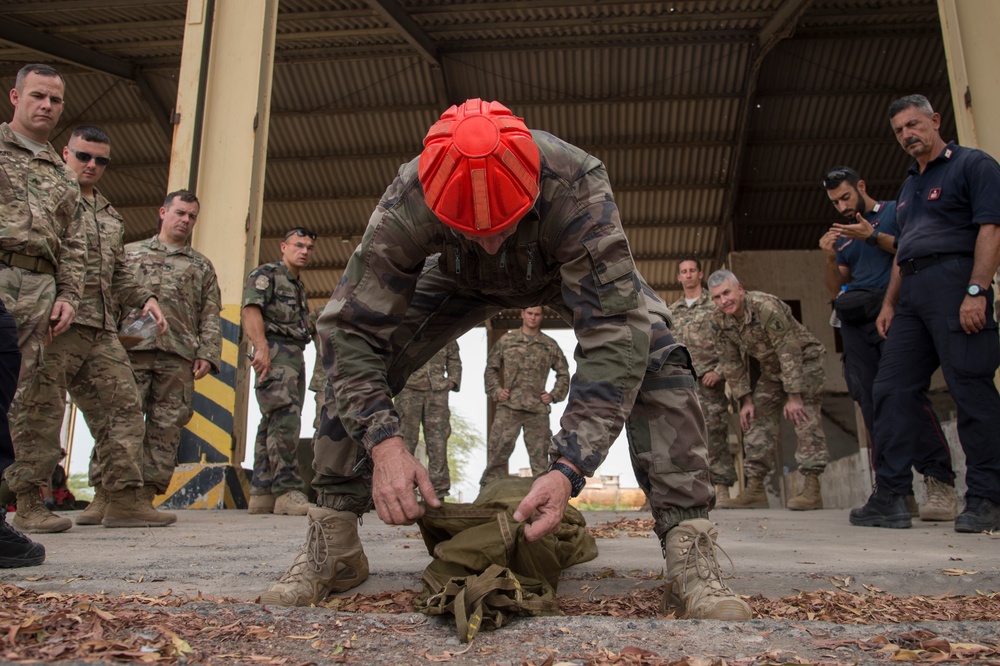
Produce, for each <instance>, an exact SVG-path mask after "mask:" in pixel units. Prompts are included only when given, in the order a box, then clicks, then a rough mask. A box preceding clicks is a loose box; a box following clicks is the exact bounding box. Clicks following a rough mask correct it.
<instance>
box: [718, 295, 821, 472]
mask: <svg viewBox="0 0 1000 666" xmlns="http://www.w3.org/2000/svg"><path fill="white" fill-rule="evenodd" d="M744 303H745V305H744V308H745V318H744V319H743V321H736V319H735V318H734V317H731V316H729V315H727V314H726V313H724V312H722V310H717V311H716V313H715V318H714V324H715V326H716V330H717V331H718V339H719V341H720V347H719V351H720V353H721V358H722V369H723V372H724V376H725V377H726V381H728V382H729V388H730V389H731V390H732V392H733V396H734V397H735V398H736V399H737V400H742V398H743V397H744V396H746V395H749V394H751V393H752V397H753V403H754V411H755V416H756V418H755V419H754V421H752V423H751V426H750V430H749V431H747V433H746V434H745V435H744V437H743V448H744V452H745V456H744V462H743V467H744V469H745V470H746V475H747V477H748V478H762V477H764V476H766V475H767V473H768V472H770V471H771V468H772V467H774V445H775V442H777V441H778V434H779V429H780V426H781V416H782V408H783V406H784V404H785V402H786V401H787V400H788V394H789V393H798V394H799V395H801V396H802V402H803V403H804V404H805V410H806V413H807V415H808V418H807V419H806V422H805V423H803V424H801V425H797V426H795V436H796V438H797V439H798V447H797V448H796V450H795V460H796V462H798V464H799V468H800V469H801V470H802V471H803V472H814V473H822V472H823V470H824V469H825V468H826V463H827V461H828V460H829V457H830V456H829V454H828V453H827V450H826V437H825V435H824V434H823V425H822V416H821V414H820V406H821V403H822V391H823V378H824V377H823V355H824V354H826V350H825V349H824V348H823V345H822V344H820V342H819V340H817V339H816V338H815V337H813V335H812V333H810V332H809V330H808V329H807V328H806V327H805V326H803V325H802V324H800V323H799V322H798V321H796V319H795V317H793V316H792V310H791V308H789V307H788V304H787V303H785V302H784V301H782V300H781V299H780V298H778V297H777V296H772V295H771V294H765V293H762V292H759V291H748V292H746V300H745V302H744ZM744 356H745V357H748V358H753V359H756V360H757V361H758V362H759V363H760V372H761V376H760V379H758V380H757V382H756V385H755V386H753V387H751V379H750V376H749V372H748V370H747V368H746V367H745V366H744V362H743V357H744Z"/></svg>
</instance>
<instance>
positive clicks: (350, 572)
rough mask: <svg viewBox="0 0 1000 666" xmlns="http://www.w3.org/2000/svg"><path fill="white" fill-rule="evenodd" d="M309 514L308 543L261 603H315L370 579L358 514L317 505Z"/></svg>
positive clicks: (263, 595) (290, 604) (309, 604)
mask: <svg viewBox="0 0 1000 666" xmlns="http://www.w3.org/2000/svg"><path fill="white" fill-rule="evenodd" d="M308 515H309V530H308V532H307V533H306V542H305V544H303V545H302V547H301V548H300V549H299V554H298V555H297V556H296V557H295V561H294V562H292V566H290V567H288V571H286V572H285V575H284V576H282V577H281V580H279V581H278V582H277V583H275V584H274V585H272V586H271V589H269V590H268V591H267V592H265V593H264V594H262V595H261V597H260V602H261V603H262V604H265V605H270V606H314V605H316V604H318V603H320V602H321V601H323V600H324V599H326V597H327V595H328V594H330V593H331V592H345V591H347V590H349V589H351V588H352V587H356V586H358V585H360V584H361V583H363V582H364V581H365V580H366V579H367V578H368V558H367V557H366V556H365V551H364V549H363V548H362V547H361V539H360V538H359V537H358V516H357V514H355V513H352V512H350V511H336V510H335V509H327V508H325V507H321V506H314V507H312V508H311V509H309V514H308Z"/></svg>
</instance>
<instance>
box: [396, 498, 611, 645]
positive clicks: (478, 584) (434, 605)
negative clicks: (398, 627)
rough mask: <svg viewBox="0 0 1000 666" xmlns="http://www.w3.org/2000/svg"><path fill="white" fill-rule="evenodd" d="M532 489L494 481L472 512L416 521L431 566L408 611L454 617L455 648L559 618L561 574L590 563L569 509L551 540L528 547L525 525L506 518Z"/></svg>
mask: <svg viewBox="0 0 1000 666" xmlns="http://www.w3.org/2000/svg"><path fill="white" fill-rule="evenodd" d="M531 482H532V479H500V480H497V481H494V482H492V483H490V484H488V485H487V486H486V487H485V488H484V489H483V491H482V492H481V493H480V494H479V497H478V498H476V501H475V502H473V503H472V504H445V505H444V507H442V508H441V509H430V508H428V509H427V510H426V511H425V513H424V516H423V518H421V519H420V520H419V521H418V525H419V526H420V533H421V535H422V536H423V538H424V543H425V544H426V545H427V552H428V553H429V554H430V555H431V556H432V557H433V558H434V560H433V561H432V562H431V563H430V564H429V565H427V568H426V569H424V575H423V590H422V591H421V593H420V594H419V595H418V596H417V598H416V600H415V601H414V605H415V606H416V609H417V610H418V611H420V612H421V613H425V614H427V615H445V614H452V615H454V616H455V624H456V627H457V628H458V633H459V637H460V638H461V640H462V642H465V643H467V642H469V641H471V640H472V639H473V637H474V636H475V635H476V632H478V631H479V629H480V628H481V627H485V628H487V629H497V628H499V627H501V626H503V624H504V622H506V621H507V620H509V619H510V618H511V617H513V616H516V615H526V616H539V615H560V614H561V611H560V610H559V603H558V601H557V600H556V587H557V586H558V584H559V576H560V574H561V573H562V570H563V569H565V568H566V567H569V566H572V565H574V564H579V563H581V562H588V561H590V560H592V559H594V558H595V557H597V543H596V542H595V541H594V538H593V537H592V536H590V534H589V533H588V532H587V522H586V520H584V517H583V515H582V514H581V513H580V512H579V511H578V510H577V509H576V508H574V507H572V506H567V507H566V512H565V513H564V514H563V518H562V523H561V524H560V525H559V530H558V531H557V532H556V533H554V534H551V535H549V536H546V537H543V538H542V539H539V540H538V541H536V542H534V543H528V541H527V540H526V539H525V538H524V527H525V523H519V522H517V521H515V520H514V516H513V514H514V510H515V509H517V505H518V504H520V503H521V500H522V499H523V498H524V496H525V495H527V494H528V491H529V490H530V488H531Z"/></svg>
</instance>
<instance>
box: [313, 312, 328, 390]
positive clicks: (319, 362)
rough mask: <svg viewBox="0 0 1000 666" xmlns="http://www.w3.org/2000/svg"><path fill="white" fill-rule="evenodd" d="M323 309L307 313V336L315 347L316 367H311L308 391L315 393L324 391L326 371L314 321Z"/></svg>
mask: <svg viewBox="0 0 1000 666" xmlns="http://www.w3.org/2000/svg"><path fill="white" fill-rule="evenodd" d="M325 307H326V305H325V304H324V305H321V306H320V307H318V308H313V309H312V312H310V313H309V335H310V337H312V341H313V344H314V345H316V365H314V366H313V373H312V377H310V378H309V390H310V391H316V392H317V393H318V392H320V391H325V390H326V370H325V369H324V368H323V353H322V352H321V351H320V348H319V335H318V334H317V333H316V320H317V319H319V316H320V315H321V314H323V308H325Z"/></svg>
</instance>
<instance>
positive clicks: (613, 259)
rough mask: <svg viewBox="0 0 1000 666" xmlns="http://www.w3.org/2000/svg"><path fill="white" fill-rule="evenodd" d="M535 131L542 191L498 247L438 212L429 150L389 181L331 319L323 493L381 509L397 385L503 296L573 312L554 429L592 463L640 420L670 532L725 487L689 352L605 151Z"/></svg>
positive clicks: (395, 428)
mask: <svg viewBox="0 0 1000 666" xmlns="http://www.w3.org/2000/svg"><path fill="white" fill-rule="evenodd" d="M532 135H533V137H534V140H535V143H536V144H537V145H538V147H539V151H540V159H541V177H540V183H539V184H540V187H541V191H540V193H539V197H538V201H537V202H536V204H535V206H534V207H533V208H532V210H530V211H529V212H528V213H527V214H526V216H525V217H524V218H523V219H522V220H521V221H520V222H519V223H518V225H517V227H516V229H515V230H514V233H513V235H512V236H511V237H509V238H507V239H506V240H505V241H504V244H503V247H502V248H501V249H500V250H499V251H498V252H497V253H496V254H495V255H490V254H487V253H486V251H485V250H483V248H482V247H481V246H479V245H478V244H477V243H475V242H473V241H468V240H466V239H465V238H463V237H462V236H461V235H459V234H457V233H455V232H453V231H451V230H450V229H449V228H448V227H446V226H444V225H443V224H442V223H441V222H440V221H438V219H437V218H436V217H435V216H434V214H433V212H432V211H431V210H430V209H429V208H428V207H427V205H426V203H425V202H424V198H423V193H422V189H421V187H420V183H419V180H418V178H417V164H418V159H416V158H415V159H414V160H412V161H411V162H409V163H408V164H405V165H403V166H402V167H401V168H400V170H399V174H398V176H397V178H396V180H395V181H394V182H393V183H392V185H390V186H389V188H388V190H387V191H386V193H385V194H384V195H383V197H382V200H381V201H380V202H379V204H378V207H377V208H376V209H375V211H374V213H373V215H372V218H371V220H370V221H369V223H368V228H367V230H366V232H365V235H364V239H363V240H362V242H361V245H360V246H359V247H358V248H357V249H356V250H355V253H354V256H352V258H351V260H350V261H349V262H348V266H347V269H346V271H345V273H344V277H343V279H341V281H340V283H339V284H338V285H337V287H336V289H335V290H334V292H333V295H332V296H331V300H330V303H329V304H328V305H327V308H326V310H324V312H323V315H322V316H321V317H320V319H319V323H318V329H319V334H320V336H321V341H322V346H323V354H324V363H325V364H326V365H327V367H330V372H329V380H330V384H329V387H328V390H329V391H330V392H331V394H332V396H333V397H334V398H335V400H336V405H335V406H334V405H332V404H330V403H329V402H328V404H327V406H326V408H325V409H324V411H323V414H322V417H321V423H320V436H319V437H317V440H316V448H315V452H316V456H315V458H316V463H315V467H316V479H315V480H314V482H313V486H314V487H315V488H316V489H317V491H318V498H317V502H318V504H319V505H320V506H324V507H327V508H332V509H337V510H343V511H353V512H355V513H358V514H361V513H364V512H365V511H368V510H369V509H370V508H371V506H372V497H371V480H372V467H371V462H370V457H369V455H368V450H369V449H370V448H371V447H373V446H375V445H376V444H378V443H380V442H382V441H384V440H386V439H388V438H390V437H394V436H399V434H400V423H399V416H398V415H397V413H396V412H395V410H394V409H393V406H392V399H391V396H392V395H393V394H395V393H397V392H398V391H399V390H400V389H402V388H403V385H404V384H405V383H406V380H407V378H408V377H409V375H410V374H411V373H412V372H413V371H414V370H416V369H417V368H419V367H421V366H422V365H424V364H425V363H426V362H427V361H429V360H430V358H431V357H432V356H433V355H434V354H435V353H437V351H438V350H439V349H441V348H442V347H443V346H444V342H445V341H446V340H453V339H456V338H457V337H459V336H460V335H461V334H462V333H464V332H465V331H467V330H469V329H471V328H472V327H474V326H477V325H478V324H480V323H482V322H483V321H485V320H486V319H489V318H490V317H491V316H493V315H495V314H496V313H498V312H499V311H500V310H501V309H503V308H526V307H534V306H537V305H547V306H549V307H552V308H554V309H555V310H556V311H557V312H559V314H560V315H561V316H562V317H563V318H564V319H565V320H566V321H567V322H570V323H571V324H572V326H573V328H574V329H575V330H576V333H577V341H578V345H579V355H578V358H579V361H578V363H577V369H576V373H575V374H574V376H573V379H572V380H571V384H570V393H569V399H568V403H567V406H566V409H565V412H564V413H563V417H562V421H561V424H562V430H561V431H560V432H559V433H558V434H557V435H556V436H555V438H554V439H553V442H554V444H555V446H556V448H557V449H558V451H559V453H560V454H561V455H563V456H566V457H567V458H568V459H569V460H570V461H572V462H573V463H574V464H575V465H577V466H579V468H580V469H581V470H583V472H584V473H585V474H587V475H593V473H594V471H595V470H596V469H597V468H598V466H600V464H601V463H602V462H603V461H604V458H605V456H606V455H607V451H608V448H609V447H610V446H611V443H612V442H613V441H614V440H615V437H616V436H617V435H618V433H619V432H620V431H621V428H622V427H623V426H625V425H626V420H627V431H628V434H629V449H630V452H631V457H632V462H633V467H634V469H635V473H636V478H637V479H638V481H639V483H640V485H641V486H642V488H643V489H644V490H645V492H646V493H647V494H648V495H649V500H650V505H651V507H652V510H653V514H654V518H655V530H656V533H657V535H658V536H659V537H661V538H663V537H664V535H665V534H666V532H667V531H668V530H669V529H670V528H671V527H673V526H675V525H677V524H679V523H680V522H681V521H683V520H688V519H694V518H704V517H706V516H707V511H708V509H709V508H710V505H711V503H712V502H714V494H713V489H712V485H711V483H710V477H709V469H708V451H707V450H706V448H705V435H704V433H705V422H704V419H703V417H702V414H701V409H700V407H699V406H698V396H697V393H696V392H695V388H694V376H693V374H692V372H691V369H690V357H689V356H688V354H687V351H686V350H685V349H684V348H683V346H681V345H678V344H676V343H675V342H674V339H673V336H672V335H671V334H670V331H669V329H668V318H669V310H668V308H667V307H666V305H665V304H664V303H663V301H661V300H660V298H659V297H658V296H657V295H656V293H655V292H653V291H652V290H651V289H650V288H649V286H648V285H646V284H645V282H644V281H643V280H642V278H641V277H640V275H639V273H638V272H637V271H636V268H635V264H634V261H633V259H632V254H631V251H630V249H629V246H628V241H627V240H626V238H625V234H624V232H623V230H622V226H621V220H620V217H619V214H618V208H617V206H616V205H615V202H614V197H613V194H612V191H611V185H610V183H609V181H608V177H607V173H606V171H605V169H604V165H603V164H601V162H600V161H599V160H598V159H597V158H595V157H593V156H590V155H588V154H586V153H585V152H584V151H582V150H580V149H579V148H576V147H574V146H572V145H570V144H568V143H565V142H564V141H562V140H560V139H558V138H556V137H554V136H552V135H551V134H548V133H546V132H540V131H533V132H532ZM438 253H440V254H441V256H440V259H439V260H436V259H433V258H432V257H433V255H435V254H438Z"/></svg>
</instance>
